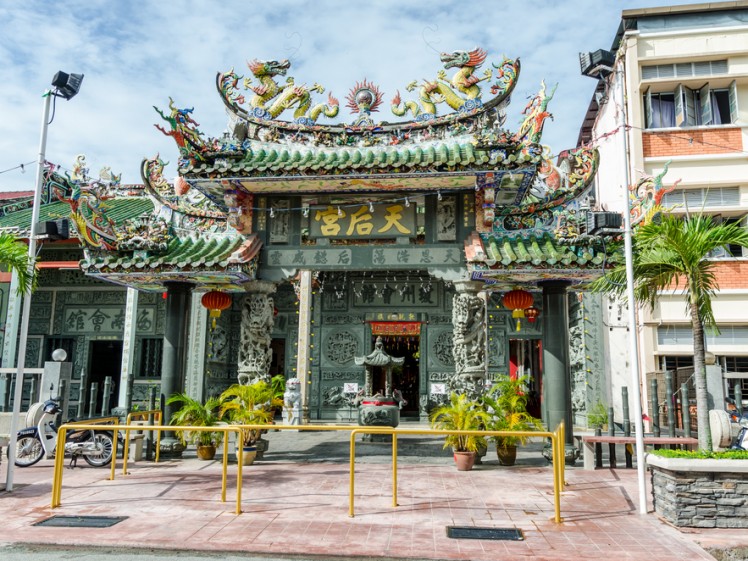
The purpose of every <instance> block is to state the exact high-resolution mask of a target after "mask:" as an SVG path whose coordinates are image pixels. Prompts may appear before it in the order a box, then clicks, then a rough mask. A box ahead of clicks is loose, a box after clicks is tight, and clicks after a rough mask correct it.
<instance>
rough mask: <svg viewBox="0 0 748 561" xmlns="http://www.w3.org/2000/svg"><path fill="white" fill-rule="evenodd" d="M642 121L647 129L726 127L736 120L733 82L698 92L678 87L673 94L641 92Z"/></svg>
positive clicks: (668, 92) (735, 90)
mask: <svg viewBox="0 0 748 561" xmlns="http://www.w3.org/2000/svg"><path fill="white" fill-rule="evenodd" d="M644 119H645V125H646V128H648V129H662V128H673V127H698V126H707V125H729V124H731V123H735V122H736V121H737V120H738V89H737V84H736V82H735V81H734V80H733V82H732V83H731V84H730V86H729V87H728V88H726V89H711V88H710V87H709V83H708V82H707V83H706V84H705V85H704V86H702V87H701V88H698V89H691V88H689V87H686V86H684V85H683V84H678V85H677V86H676V87H675V90H673V91H666V92H659V93H655V92H652V91H651V90H650V89H647V91H646V92H645V93H644Z"/></svg>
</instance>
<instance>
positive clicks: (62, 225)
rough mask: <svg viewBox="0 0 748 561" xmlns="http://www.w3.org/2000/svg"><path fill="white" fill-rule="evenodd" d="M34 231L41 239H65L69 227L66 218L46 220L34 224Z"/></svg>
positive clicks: (68, 235) (68, 233)
mask: <svg viewBox="0 0 748 561" xmlns="http://www.w3.org/2000/svg"><path fill="white" fill-rule="evenodd" d="M34 233H35V234H36V236H37V237H39V238H43V239H48V240H66V239H68V238H69V237H70V227H69V224H68V220H67V218H62V219H60V220H46V221H44V222H39V223H38V224H37V225H36V228H35V231H34Z"/></svg>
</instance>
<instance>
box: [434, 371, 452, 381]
mask: <svg viewBox="0 0 748 561" xmlns="http://www.w3.org/2000/svg"><path fill="white" fill-rule="evenodd" d="M454 374H455V373H454V371H449V372H429V382H437V383H438V382H447V381H449V380H450V379H451V378H452V376H454Z"/></svg>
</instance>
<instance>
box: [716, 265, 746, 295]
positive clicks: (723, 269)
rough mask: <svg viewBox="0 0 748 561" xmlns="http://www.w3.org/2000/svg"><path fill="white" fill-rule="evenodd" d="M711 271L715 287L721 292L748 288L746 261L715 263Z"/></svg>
mask: <svg viewBox="0 0 748 561" xmlns="http://www.w3.org/2000/svg"><path fill="white" fill-rule="evenodd" d="M713 270H714V277H715V279H716V281H717V286H719V288H720V289H722V290H724V289H726V288H745V287H747V286H748V261H725V262H720V263H716V264H715V266H714V269H713Z"/></svg>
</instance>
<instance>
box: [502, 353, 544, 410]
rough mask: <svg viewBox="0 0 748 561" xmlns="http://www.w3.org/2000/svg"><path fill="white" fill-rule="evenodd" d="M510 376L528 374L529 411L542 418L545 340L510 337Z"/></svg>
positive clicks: (513, 377)
mask: <svg viewBox="0 0 748 561" xmlns="http://www.w3.org/2000/svg"><path fill="white" fill-rule="evenodd" d="M509 376H510V377H511V378H512V379H515V378H518V377H520V376H527V386H528V387H527V391H528V398H527V412H528V413H530V415H532V416H533V417H538V418H540V416H541V415H540V412H541V400H540V396H542V395H543V342H542V340H541V339H509Z"/></svg>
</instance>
